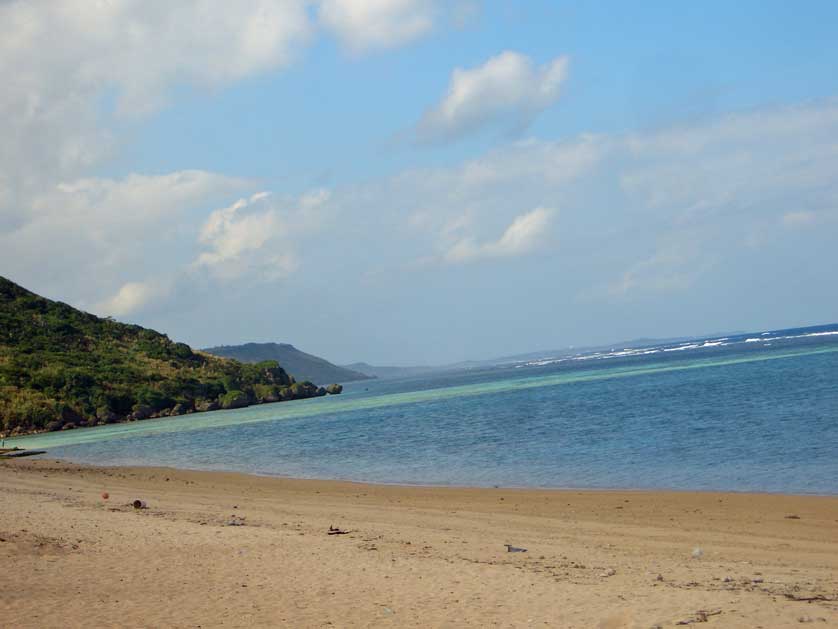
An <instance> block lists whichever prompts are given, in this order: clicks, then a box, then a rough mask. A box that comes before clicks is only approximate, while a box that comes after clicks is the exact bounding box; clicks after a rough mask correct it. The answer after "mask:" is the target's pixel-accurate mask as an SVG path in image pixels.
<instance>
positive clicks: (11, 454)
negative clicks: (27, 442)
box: [0, 449, 47, 459]
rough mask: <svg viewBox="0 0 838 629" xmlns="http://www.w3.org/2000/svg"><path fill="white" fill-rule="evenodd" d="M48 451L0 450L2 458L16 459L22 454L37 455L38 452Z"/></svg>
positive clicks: (44, 451) (44, 452)
mask: <svg viewBox="0 0 838 629" xmlns="http://www.w3.org/2000/svg"><path fill="white" fill-rule="evenodd" d="M46 453H47V451H46V450H18V449H13V450H0V459H16V458H18V457H22V456H35V455H36V454H46Z"/></svg>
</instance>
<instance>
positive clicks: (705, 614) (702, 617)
mask: <svg viewBox="0 0 838 629" xmlns="http://www.w3.org/2000/svg"><path fill="white" fill-rule="evenodd" d="M721 613H722V610H721V609H714V610H711V611H706V610H703V609H699V610H698V611H697V612H696V613H695V618H689V619H687V620H680V621H678V622H676V623H675V624H676V625H691V624H693V623H696V622H707V619H708V618H709V617H710V616H718V615H719V614H721Z"/></svg>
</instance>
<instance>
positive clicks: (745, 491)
mask: <svg viewBox="0 0 838 629" xmlns="http://www.w3.org/2000/svg"><path fill="white" fill-rule="evenodd" d="M44 454H45V455H43V454H38V455H34V456H35V458H33V459H31V460H32V461H49V460H52V461H54V462H55V463H59V462H61V463H68V464H72V465H78V466H82V467H91V468H105V469H108V468H119V469H136V470H172V471H182V472H198V473H207V474H234V475H239V476H243V477H254V478H275V479H280V480H289V481H295V480H298V481H304V482H312V483H349V484H354V485H364V486H373V487H377V486H380V487H404V488H411V487H420V488H426V489H462V490H482V489H485V490H495V489H504V490H508V491H555V492H613V493H663V494H720V495H725V494H729V495H732V496H737V495H739V496H780V497H813V498H836V499H838V492H835V493H817V492H811V493H806V492H784V491H756V490H752V489H741V490H739V489H683V488H677V487H616V486H615V487H573V486H553V485H549V486H548V485H540V486H528V485H460V484H448V485H442V484H434V483H421V482H416V483H411V482H400V481H393V482H386V481H369V480H357V479H352V478H318V477H312V476H286V475H283V474H272V473H270V472H252V471H248V472H245V471H240V470H232V469H221V468H218V469H212V468H203V467H178V466H174V465H139V464H135V463H130V464H129V463H125V464H104V463H103V464H99V463H92V462H90V461H75V460H73V459H65V458H61V457H56V456H52V455H50V454H49V452H45V453H44ZM41 457H43V458H41Z"/></svg>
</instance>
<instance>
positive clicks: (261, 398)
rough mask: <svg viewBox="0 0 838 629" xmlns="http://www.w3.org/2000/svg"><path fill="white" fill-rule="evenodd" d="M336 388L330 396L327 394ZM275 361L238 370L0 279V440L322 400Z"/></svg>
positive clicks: (161, 336) (317, 392)
mask: <svg viewBox="0 0 838 629" xmlns="http://www.w3.org/2000/svg"><path fill="white" fill-rule="evenodd" d="M335 392H337V391H335ZM325 393H326V390H325V389H322V388H318V387H317V386H315V385H314V384H312V383H310V382H295V380H294V378H293V377H291V376H289V375H288V373H287V372H286V371H285V370H284V369H283V368H282V367H280V365H279V363H277V362H276V361H264V362H260V363H256V364H243V363H241V362H238V361H236V360H231V359H225V358H219V357H217V356H211V355H208V354H204V353H201V352H194V351H192V349H191V348H190V347H189V346H188V345H186V344H185V343H176V342H174V341H172V340H171V339H169V337H168V336H166V335H165V334H161V333H160V332H156V331H154V330H150V329H147V328H143V327H141V326H138V325H129V324H125V323H119V322H117V321H114V320H113V319H110V318H100V317H97V316H95V315H92V314H89V313H86V312H82V311H81V310H77V309H76V308H73V307H71V306H68V305H67V304H64V303H61V302H56V301H52V300H49V299H45V298H43V297H40V296H38V295H36V294H34V293H32V292H30V291H28V290H26V289H25V288H23V287H21V286H18V285H17V284H15V283H14V282H11V281H9V280H7V279H5V278H3V277H0V435H10V434H22V433H26V432H33V431H40V430H58V429H65V430H66V429H68V428H77V427H82V426H91V425H95V424H104V423H113V422H118V421H128V420H141V419H146V418H149V417H161V416H169V415H180V414H184V413H191V412H195V411H204V410H215V409H217V408H239V407H242V406H248V405H250V404H258V403H262V402H276V401H282V400H287V399H296V398H305V397H313V396H316V395H324V394H325Z"/></svg>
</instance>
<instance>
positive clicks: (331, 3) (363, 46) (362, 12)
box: [318, 0, 438, 52]
mask: <svg viewBox="0 0 838 629" xmlns="http://www.w3.org/2000/svg"><path fill="white" fill-rule="evenodd" d="M437 13H438V6H437V2H435V1H434V0H322V1H321V3H320V7H319V9H318V17H319V19H320V21H321V23H322V24H323V25H324V26H325V27H326V28H328V29H330V30H332V31H333V32H335V33H336V34H337V36H338V37H339V38H340V39H341V40H342V41H343V43H344V45H346V46H347V47H348V48H349V49H350V50H352V51H354V52H362V51H365V50H370V49H374V48H390V47H393V46H397V45H402V44H405V43H407V42H410V41H413V40H415V39H417V38H419V37H421V36H422V35H424V34H426V33H427V32H428V31H430V30H431V28H432V27H433V25H434V20H435V19H436V17H437Z"/></svg>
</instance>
